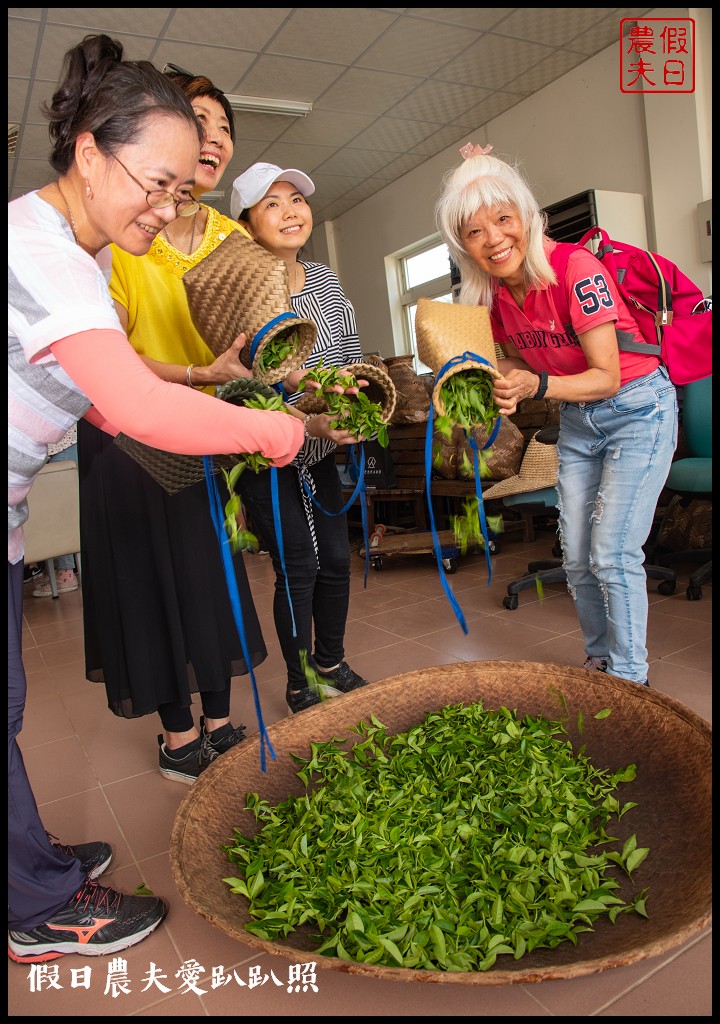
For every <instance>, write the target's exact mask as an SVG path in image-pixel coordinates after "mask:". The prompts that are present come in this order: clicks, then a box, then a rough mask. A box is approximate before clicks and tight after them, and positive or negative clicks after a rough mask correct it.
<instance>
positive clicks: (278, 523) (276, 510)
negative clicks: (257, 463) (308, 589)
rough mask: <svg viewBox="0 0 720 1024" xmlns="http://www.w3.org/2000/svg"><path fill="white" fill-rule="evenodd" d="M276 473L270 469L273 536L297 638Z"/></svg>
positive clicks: (274, 467)
mask: <svg viewBox="0 0 720 1024" xmlns="http://www.w3.org/2000/svg"><path fill="white" fill-rule="evenodd" d="M277 472H278V471H277V466H271V467H270V493H271V494H272V509H273V521H274V523H275V536H276V537H277V545H278V554H279V555H280V565H281V566H282V571H283V576H284V577H285V593H286V594H287V599H288V604H289V605H290V618H291V619H292V635H293V636H297V626H296V625H295V612H294V611H293V604H292V598H291V597H290V584H289V582H288V575H287V568H286V567H285V545H284V543H283V529H282V520H281V519H280V497H279V494H278V475H277Z"/></svg>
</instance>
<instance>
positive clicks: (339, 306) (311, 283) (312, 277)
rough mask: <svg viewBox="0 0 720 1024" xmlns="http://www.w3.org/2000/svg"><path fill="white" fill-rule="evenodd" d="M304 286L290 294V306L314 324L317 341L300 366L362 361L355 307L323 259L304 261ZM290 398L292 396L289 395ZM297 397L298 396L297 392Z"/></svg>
mask: <svg viewBox="0 0 720 1024" xmlns="http://www.w3.org/2000/svg"><path fill="white" fill-rule="evenodd" d="M301 263H302V266H303V267H304V269H305V286H304V288H303V290H302V291H301V292H300V293H299V294H298V295H291V296H290V306H291V307H292V310H293V312H295V313H297V314H298V316H302V317H306V318H307V319H308V320H312V321H313V323H315V324H316V325H317V335H318V337H317V342H316V344H315V347H314V349H313V350H312V352H311V354H310V356H309V357H308V359H307V360H306V361H305V362H304V363H303V366H307V367H311V366H317V364H318V363H319V362H320V360H321V359H322V361H323V366H346V365H347V364H348V363H359V362H362V349H361V348H360V342H359V340H358V333H357V324H356V322H355V310H354V309H353V307H352V305H351V303H350V300H349V299H348V297H347V296H346V295H345V292H344V291H343V290H342V287H341V285H340V282H339V280H338V278H337V274H335V273H334V272H333V271H332V270H331V269H330V267H326V266H325V264H324V263H306V262H305V261H304V260H303V261H301ZM292 397H293V398H294V397H296V396H294V395H293V396H292ZM298 397H299V396H298Z"/></svg>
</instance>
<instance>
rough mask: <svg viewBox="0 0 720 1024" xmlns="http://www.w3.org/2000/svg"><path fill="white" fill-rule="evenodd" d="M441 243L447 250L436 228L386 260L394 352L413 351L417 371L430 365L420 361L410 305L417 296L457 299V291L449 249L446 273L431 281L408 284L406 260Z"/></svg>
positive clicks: (423, 370)
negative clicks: (455, 292) (454, 284)
mask: <svg viewBox="0 0 720 1024" xmlns="http://www.w3.org/2000/svg"><path fill="white" fill-rule="evenodd" d="M440 247H444V248H445V250H446V252H447V246H446V245H445V243H444V242H443V240H442V238H441V237H440V234H439V233H438V232H436V233H434V234H432V235H429V236H427V237H426V238H423V239H420V240H419V241H417V242H415V243H413V244H412V245H408V246H405V248H403V249H400V250H398V251H397V252H395V253H392V255H391V256H388V257H386V260H385V266H386V274H387V280H388V297H389V301H390V315H391V319H392V324H393V340H394V343H395V352H396V354H398V355H412V356H413V360H414V364H415V372H416V373H427V372H430V368H429V367H427V366H425V364H424V363H422V362H421V360H420V357H419V355H418V352H417V345H416V342H415V332H414V330H413V328H412V325H411V323H410V316H409V310H410V308H411V307H413V306H416V305H417V301H418V299H421V298H425V299H441V298H443V297H445V296H449V300H448V301H450V302H452V301H454V291H453V286H452V280H451V274H450V254H449V252H448V253H447V255H448V269H447V273H446V274H441V275H440V276H439V277H435V278H432V279H430V280H428V281H423V282H421V283H420V284H416V285H412V286H411V285H409V284H408V274H407V263H408V260H409V259H411V258H412V257H414V256H421V255H422V254H423V253H425V252H429V251H430V250H431V249H437V248H440Z"/></svg>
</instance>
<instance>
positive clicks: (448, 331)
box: [415, 298, 502, 551]
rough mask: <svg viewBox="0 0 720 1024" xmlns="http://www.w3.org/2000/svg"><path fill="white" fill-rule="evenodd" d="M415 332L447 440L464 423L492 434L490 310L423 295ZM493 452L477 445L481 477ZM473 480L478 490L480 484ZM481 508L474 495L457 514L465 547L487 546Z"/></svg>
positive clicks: (495, 375)
mask: <svg viewBox="0 0 720 1024" xmlns="http://www.w3.org/2000/svg"><path fill="white" fill-rule="evenodd" d="M415 335H416V338H417V346H418V354H419V356H420V359H421V360H422V361H423V362H424V363H425V364H426V365H427V366H429V367H430V368H431V370H432V371H433V374H434V375H435V386H434V388H433V394H432V402H433V407H434V409H435V412H436V414H437V419H436V421H435V429H436V430H437V431H438V432H439V433H440V434H441V435H442V436H444V437H446V438H447V439H448V440H449V439H450V437H451V436H452V431H453V428H454V427H456V426H460V427H462V428H463V430H464V431H465V433H466V436H468V438H470V437H472V436H473V432H475V431H477V429H478V428H480V429H481V430H482V431H484V432H485V433H486V435H487V437H488V438H492V437H493V430H494V428H495V425H496V422H497V421H498V417H499V416H500V410H499V409H498V407H497V404H496V402H495V399H494V397H493V382H494V381H495V380H499V379H500V378H501V376H502V375H501V374H500V372H499V371H498V369H497V366H496V358H497V357H496V352H495V342H494V340H493V335H492V326H491V324H490V313H489V311H488V309H487V308H486V307H485V306H464V305H461V304H459V303H452V302H437V301H433V300H432V299H424V298H421V299H419V300H418V304H417V311H416V315H415ZM490 443H491V442H490ZM491 456H492V448H491V447H486V448H484V449H478V469H479V476H480V478H481V479H482V478H487V477H489V476H490V475H491V472H490V470H489V469H488V465H487V463H488V460H489V458H490V457H491ZM476 482H477V488H478V492H480V482H479V481H476ZM481 511H482V504H481V494H480V493H478V495H477V500H476V501H474V502H469V503H466V505H465V515H464V516H461V517H456V520H455V522H454V523H453V528H454V529H455V532H456V539H457V541H458V544H459V546H460V547H461V549H462V550H463V551H464V550H466V549H467V547H468V545H472V544H477V545H478V546H480V547H483V546H485V545H486V540H485V537H486V532H487V531H485V530H483V528H482V518H481ZM501 524H502V520H501V518H497V519H496V520H495V521H494V523H493V524H492V528H493V529H494V531H495V532H497V530H498V529H499V528H500V527H501Z"/></svg>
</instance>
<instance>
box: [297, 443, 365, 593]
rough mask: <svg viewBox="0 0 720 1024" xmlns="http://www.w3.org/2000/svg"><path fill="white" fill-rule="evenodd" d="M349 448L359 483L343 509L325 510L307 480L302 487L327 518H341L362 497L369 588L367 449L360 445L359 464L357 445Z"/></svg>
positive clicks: (361, 512)
mask: <svg viewBox="0 0 720 1024" xmlns="http://www.w3.org/2000/svg"><path fill="white" fill-rule="evenodd" d="M348 447H349V448H350V449H351V450H352V464H353V468H355V469H356V470H357V483H356V484H355V489H354V491H353V492H352V494H351V495H350V497H349V498H348V500H347V502H346V504H345V505H343V507H342V508H341V509H340V511H339V512H328V510H327V509H326V508H323V506H322V505H321V504H320V502H319V501H318V500H317V498H316V497H315V495H314V494H313V493H312V491H311V490H310V488H309V487H308V485H307V483H306V482H305V480H303V481H302V485H303V490H304V491H305V493H306V494H307V496H308V497H309V498H310V500H311V501H312V503H313V505H315V506H316V508H319V509H320V511H321V512H322V513H323V514H324V515H326V516H341V515H343V513H344V512H347V511H348V509H349V508H351V507H352V504H353V502H354V501H355V499H356V498H357V496H358V495H360V519H361V521H362V531H363V543H364V545H365V581H364V585H365V587H366V588H367V581H368V570H369V568H370V539H369V536H368V522H367V502H366V501H365V494H366V492H367V487H366V486H365V448H364V447H363V445H362V444H361V445H360V462H359V463H358V461H357V456H356V454H355V445H354V444H351V445H348Z"/></svg>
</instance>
